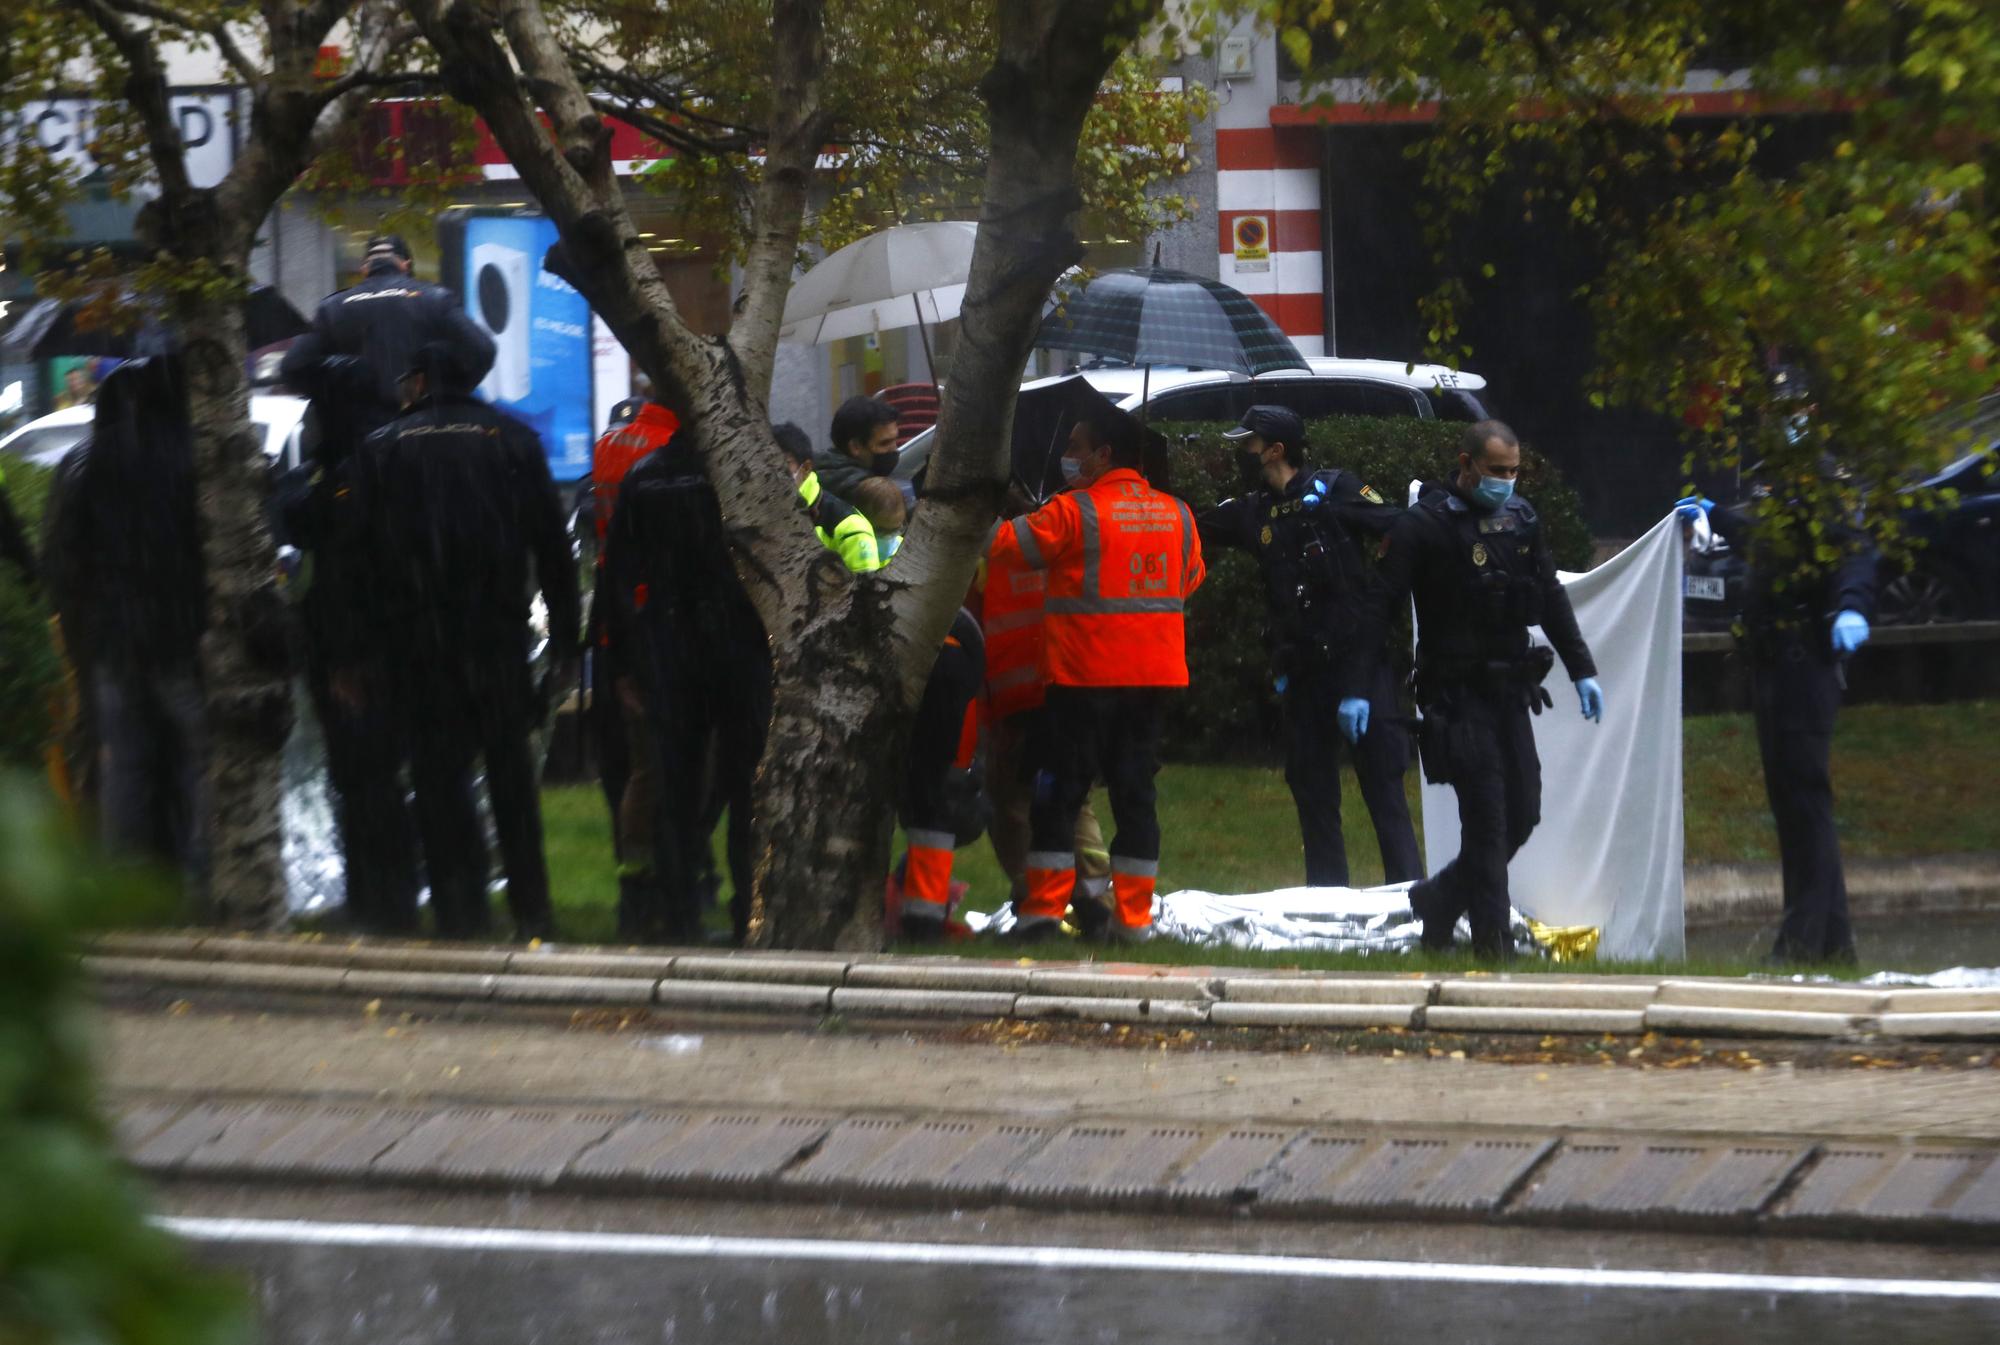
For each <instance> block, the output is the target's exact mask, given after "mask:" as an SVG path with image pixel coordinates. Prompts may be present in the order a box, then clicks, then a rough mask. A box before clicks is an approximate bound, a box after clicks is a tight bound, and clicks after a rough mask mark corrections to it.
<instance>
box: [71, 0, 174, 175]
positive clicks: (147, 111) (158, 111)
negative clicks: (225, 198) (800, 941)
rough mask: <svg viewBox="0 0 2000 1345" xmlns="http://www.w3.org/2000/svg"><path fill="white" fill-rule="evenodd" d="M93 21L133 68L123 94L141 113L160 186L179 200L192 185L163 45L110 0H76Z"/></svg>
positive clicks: (128, 66)
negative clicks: (170, 97)
mask: <svg viewBox="0 0 2000 1345" xmlns="http://www.w3.org/2000/svg"><path fill="white" fill-rule="evenodd" d="M78 2H79V4H80V6H81V7H82V9H83V11H84V13H86V14H88V15H89V16H90V19H91V22H93V23H95V24H96V25H97V26H98V28H100V29H101V30H103V33H104V35H105V36H106V37H107V38H109V39H111V44H112V45H113V46H115V47H116V48H118V54H119V55H120V56H122V57H124V58H125V64H126V67H127V68H128V69H129V70H130V71H131V73H130V74H129V75H128V76H127V77H126V80H125V96H126V98H127V99H128V100H129V101H130V102H131V104H132V106H133V108H134V109H135V110H137V112H138V113H139V120H140V124H141V125H143V126H144V127H145V129H146V145H147V148H148V149H149V150H150V151H151V153H152V159H153V170H154V171H155V172H156V173H158V174H159V175H160V191H161V194H162V195H163V196H165V197H166V198H168V199H169V200H181V199H184V198H186V197H187V196H188V194H189V193H190V192H192V191H193V190H194V187H193V184H192V183H191V182H190V181H189V179H188V172H187V147H186V145H185V144H184V142H183V141H182V140H181V132H180V127H179V126H177V125H175V124H174V118H173V110H172V107H171V106H170V104H169V102H168V97H167V73H166V69H165V67H163V66H162V65H161V64H160V53H159V49H158V48H156V47H155V46H154V45H153V38H152V34H151V33H147V32H142V31H141V30H139V29H137V28H134V27H133V26H132V25H131V24H129V23H127V22H125V20H124V18H123V17H122V16H121V15H120V14H119V13H118V12H117V11H116V10H114V9H113V8H112V7H111V6H110V4H109V3H107V0H78Z"/></svg>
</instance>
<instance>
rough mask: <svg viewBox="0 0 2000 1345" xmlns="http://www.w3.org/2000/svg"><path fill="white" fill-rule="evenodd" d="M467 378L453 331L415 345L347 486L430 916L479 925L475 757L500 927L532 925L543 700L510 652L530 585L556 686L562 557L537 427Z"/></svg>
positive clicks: (569, 656)
mask: <svg viewBox="0 0 2000 1345" xmlns="http://www.w3.org/2000/svg"><path fill="white" fill-rule="evenodd" d="M476 377H477V374H476V370H475V369H474V368H472V367H470V366H468V365H467V364H465V363H464V362H463V360H462V358H461V357H460V355H459V351H458V348H457V347H455V346H451V345H446V344H444V343H441V342H431V343H428V344H426V345H424V346H422V347H421V348H419V349H418V351H417V352H416V355H415V358H414V360H413V362H412V364H411V366H410V368H409V369H408V370H407V371H406V373H405V376H404V378H403V379H402V380H401V383H402V387H403V392H404V404H405V410H404V414H403V415H402V416H401V417H399V418H398V419H396V420H394V421H392V422H390V423H389V424H388V425H386V426H384V427H383V428H382V429H380V430H377V431H376V432H375V433H374V434H372V435H370V436H369V438H368V440H367V442H366V443H364V444H363V445H362V447H361V451H360V455H359V458H358V460H357V462H356V464H355V472H354V487H353V488H354V492H355V494H356V496H358V500H357V506H358V509H359V511H360V515H361V518H362V520H363V526H364V527H365V528H366V531H367V538H368V544H369V547H370V551H371V554H372V555H373V556H374V557H375V558H376V576H377V582H378V583H379V585H380V593H379V598H378V601H379V602H380V604H381V609H382V611H383V613H384V621H383V625H382V628H381V632H380V634H379V635H378V636H377V638H378V639H380V640H382V642H383V644H384V645H385V646H386V648H388V649H389V650H391V651H392V661H393V668H392V671H393V672H394V673H395V674H396V675H397V678H398V692H399V696H398V701H399V704H400V705H401V706H402V707H403V710H404V712H405V713H406V715H407V716H408V723H409V739H410V761H411V767H412V774H413V775H414V777H415V785H416V794H417V826H418V830H419V832H420V833H421V835H422V837H423V845H424V862H425V864H426V866H427V867H428V869H429V873H430V880H431V895H432V898H433V903H434V907H435V909H436V912H437V922H438V932H439V933H440V934H442V935H444V936H446V937H471V936H477V935H479V934H482V933H484V932H485V929H486V926H487V921H488V912H487V903H486V876H487V871H488V861H487V851H486V842H485V837H484V836H483V835H482V833H481V831H480V826H479V817H478V812H477V810H476V809H475V807H474V805H473V799H472V791H471V784H472V781H471V772H472V763H473V760H474V758H475V757H478V758H483V760H484V762H485V766H486V785H487V791H488V794H489V795H490V797H491V799H492V803H493V822H494V827H495V829H496V831H497V832H498V833H499V840H500V851H501V862H502V866H503V867H504V869H505V870H506V874H507V904H508V908H509V910H510V911H511V913H512V915H513V918H514V926H515V930H516V933H517V934H518V935H519V937H521V938H523V939H534V938H549V937H551V935H552V934H553V928H552V916H551V913H550V908H549V877H548V865H547V862H546V860H545V858H544V856H543V853H542V815H541V799H540V794H539V785H538V781H537V779H536V770H535V763H534V760H533V757H532V756H531V754H530V750H529V736H530V734H531V733H532V732H533V730H534V729H535V727H536V725H537V724H538V723H539V721H540V719H541V717H542V714H543V712H544V709H545V704H544V697H543V695H542V694H540V693H538V691H537V689H536V687H535V686H534V683H533V679H532V676H531V672H530V669H529V664H528V599H529V595H530V593H531V592H532V591H533V590H534V589H535V588H539V589H540V590H541V592H542V595H543V599H544V601H545V602H546V603H547V604H548V611H549V639H550V640H551V641H552V642H553V645H552V647H553V648H555V649H557V650H561V651H564V654H563V662H562V663H561V664H559V665H558V670H557V672H556V674H555V678H554V680H555V683H556V685H557V686H561V685H563V684H565V683H566V681H567V679H568V678H569V677H570V676H571V675H573V674H574V671H575V659H576V655H575V652H574V651H575V650H576V649H577V619H578V608H579V607H580V605H581V604H580V602H579V599H578V594H577V584H576V565H575V559H574V557H573V556H572V554H571V551H570V541H569V533H568V529H567V528H566V527H565V525H564V521H563V509H562V503H561V500H560V499H559V497H558V496H557V494H556V489H555V484H554V482H553V481H552V480H551V479H550V477H549V466H548V459H547V457H546V456H545V454H544V452H543V449H542V445H541V442H540V440H538V439H537V438H536V436H535V434H534V432H533V431H532V430H530V429H529V428H528V427H527V426H525V425H523V424H522V423H521V422H519V421H517V420H515V419H513V418H512V417H510V416H507V415H505V414H503V413H502V412H500V411H497V410H495V409H494V408H493V407H491V406H489V405H487V404H486V403H485V402H482V401H480V400H479V399H478V398H476V397H474V396H473V395H472V388H473V384H474V382H475V381H476ZM531 565H532V567H533V582H532V583H531V582H530V578H529V571H530V566H531ZM339 691H340V688H339V687H336V694H339Z"/></svg>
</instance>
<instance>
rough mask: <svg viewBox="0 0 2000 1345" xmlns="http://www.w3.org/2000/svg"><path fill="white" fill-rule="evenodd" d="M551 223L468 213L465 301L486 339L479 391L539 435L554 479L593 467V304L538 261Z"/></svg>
mask: <svg viewBox="0 0 2000 1345" xmlns="http://www.w3.org/2000/svg"><path fill="white" fill-rule="evenodd" d="M555 243H556V226H555V225H554V224H553V223H551V222H550V221H549V220H547V219H543V218H540V217H538V216H492V215H474V216H472V217H471V218H468V219H466V220H465V238H464V243H463V247H464V253H463V255H462V262H463V266H464V270H463V271H461V272H460V273H459V274H460V275H462V276H463V277H464V290H463V293H464V295H465V306H466V308H467V309H468V310H469V311H470V312H471V314H472V317H473V320H474V321H475V322H477V323H478V324H479V325H480V326H482V327H484V328H485V329H486V330H487V331H488V332H489V333H491V334H492V337H493V347H494V354H493V371H492V372H491V373H489V374H488V375H487V376H486V381H485V382H483V383H481V384H480V385H479V395H480V396H482V397H484V398H486V400H488V401H490V402H492V403H493V404H494V405H495V406H497V407H500V408H501V409H502V410H504V411H506V412H508V413H509V414H511V415H513V416H516V417H518V418H519V419H521V420H524V421H526V422H527V423H528V424H529V425H530V426H532V427H533V428H534V431H535V433H536V434H538V435H540V436H541V438H542V447H543V449H544V450H545V451H546V452H547V453H548V455H549V472H550V474H551V475H552V476H554V477H555V479H556V480H558V481H575V480H578V479H579V478H582V477H585V476H588V475H589V474H590V449H591V443H592V441H593V439H594V438H595V436H594V435H593V434H592V433H591V399H590V364H591V353H590V305H589V304H588V303H586V302H585V301H584V297H583V296H582V295H581V294H579V293H577V291H576V289H575V288H574V287H573V286H572V285H570V283H569V282H568V281H566V280H563V279H562V278H561V277H559V276H555V275H552V274H550V273H549V272H548V271H545V270H543V269H542V259H543V258H544V257H545V256H547V255H548V251H549V249H550V248H551V247H554V246H555Z"/></svg>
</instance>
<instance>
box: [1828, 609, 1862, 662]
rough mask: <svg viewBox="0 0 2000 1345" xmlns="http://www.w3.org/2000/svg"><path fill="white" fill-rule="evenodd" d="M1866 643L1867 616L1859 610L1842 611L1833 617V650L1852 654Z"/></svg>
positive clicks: (1837, 652) (1838, 652)
mask: <svg viewBox="0 0 2000 1345" xmlns="http://www.w3.org/2000/svg"><path fill="white" fill-rule="evenodd" d="M1867 643H1868V618H1867V617H1865V616H1863V615H1861V613H1859V612H1842V613H1841V614H1840V615H1839V616H1837V617H1835V618H1834V619H1833V652H1834V653H1836V654H1852V653H1853V652H1854V651H1855V650H1857V649H1859V648H1861V646H1862V645H1865V644H1867Z"/></svg>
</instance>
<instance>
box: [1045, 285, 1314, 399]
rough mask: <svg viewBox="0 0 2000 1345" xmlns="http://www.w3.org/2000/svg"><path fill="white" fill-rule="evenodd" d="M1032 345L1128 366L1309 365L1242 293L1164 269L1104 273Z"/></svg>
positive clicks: (1244, 369)
mask: <svg viewBox="0 0 2000 1345" xmlns="http://www.w3.org/2000/svg"><path fill="white" fill-rule="evenodd" d="M1035 344H1036V345H1038V346H1042V347H1044V348H1047V349H1050V350H1075V351H1080V352H1082V353H1084V354H1088V355H1096V356H1099V357H1100V358H1103V359H1107V360H1117V361H1119V362H1120V363H1124V364H1131V365H1146V366H1149V367H1150V366H1152V365H1155V364H1184V365H1189V366H1191V367H1193V368H1197V369H1231V370H1234V371H1236V372H1237V373H1242V374H1249V375H1250V376H1252V377H1253V378H1254V377H1255V376H1256V375H1258V374H1267V373H1269V372H1271V371H1272V370H1273V369H1305V368H1309V367H1310V366H1308V365H1307V364H1306V362H1305V360H1303V359H1301V358H1300V356H1299V352H1298V348H1297V347H1296V346H1294V345H1293V344H1292V342H1291V338H1289V337H1287V336H1286V335H1285V334H1284V333H1283V332H1281V331H1279V330H1278V325H1277V324H1276V323H1275V322H1272V321H1271V318H1270V316H1269V315H1268V314H1267V313H1265V312H1264V310H1263V309H1261V308H1259V307H1257V305H1256V304H1255V303H1253V302H1251V300H1250V297H1249V296H1248V295H1246V294H1244V293H1243V292H1242V291H1241V290H1235V289H1231V288H1230V287H1229V286H1227V285H1225V284H1223V283H1222V282H1221V281H1219V280H1204V279H1203V278H1202V277H1200V276H1195V275H1189V274H1188V273H1187V272H1186V271H1173V270H1169V269H1167V268H1166V267H1163V266H1144V267H1134V268H1132V269H1130V270H1125V271H1106V272H1105V273H1104V274H1103V275H1101V276H1099V277H1097V279H1095V280H1093V281H1091V282H1090V284H1089V285H1088V286H1086V287H1085V289H1084V291H1083V293H1082V294H1080V295H1077V296H1076V297H1075V298H1072V299H1071V300H1070V301H1069V302H1068V303H1066V304H1063V305H1061V306H1060V307H1058V308H1057V309H1056V310H1055V311H1054V312H1052V313H1050V314H1049V316H1048V317H1046V318H1044V319H1043V320H1042V330H1041V331H1040V333H1038V334H1037V335H1036V337H1035Z"/></svg>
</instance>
